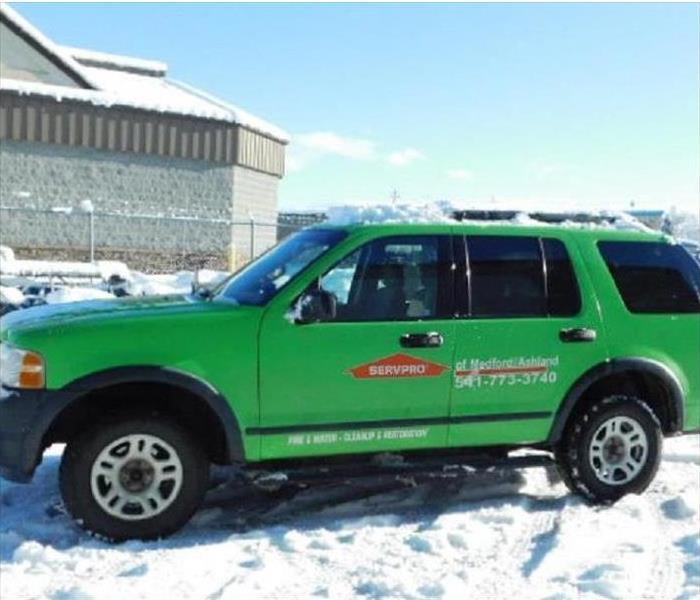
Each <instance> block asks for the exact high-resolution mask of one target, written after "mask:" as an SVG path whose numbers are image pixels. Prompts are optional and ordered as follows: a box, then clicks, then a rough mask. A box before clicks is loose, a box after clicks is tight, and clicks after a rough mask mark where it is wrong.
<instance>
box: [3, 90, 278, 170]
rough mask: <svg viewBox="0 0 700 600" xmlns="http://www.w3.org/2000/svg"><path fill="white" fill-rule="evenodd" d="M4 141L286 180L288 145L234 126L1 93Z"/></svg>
mask: <svg viewBox="0 0 700 600" xmlns="http://www.w3.org/2000/svg"><path fill="white" fill-rule="evenodd" d="M0 95H1V97H2V102H1V103H0V139H12V140H18V141H33V142H42V143H47V144H61V145H69V146H82V147H85V148H95V149H98V150H111V151H118V152H135V153H139V154H158V155H160V156H171V157H173V158H185V159H189V160H202V161H207V162H215V163H226V164H240V165H242V166H245V167H248V168H251V169H254V170H256V171H261V172H263V173H268V174H270V175H275V176H277V177H281V176H282V175H284V153H285V145H284V144H282V143H280V142H278V141H277V140H274V139H272V138H270V137H267V136H264V135H261V134H259V133H256V132H254V131H252V130H250V129H247V128H245V127H241V126H238V125H234V124H227V123H221V122H216V121H206V120H201V119H193V118H188V117H179V116H176V115H160V114H152V113H147V112H145V111H137V110H132V109H126V108H104V107H97V106H93V105H90V104H85V103H80V102H71V101H63V102H57V101H54V100H52V99H48V98H39V97H34V96H20V95H17V94H14V93H11V92H7V91H0Z"/></svg>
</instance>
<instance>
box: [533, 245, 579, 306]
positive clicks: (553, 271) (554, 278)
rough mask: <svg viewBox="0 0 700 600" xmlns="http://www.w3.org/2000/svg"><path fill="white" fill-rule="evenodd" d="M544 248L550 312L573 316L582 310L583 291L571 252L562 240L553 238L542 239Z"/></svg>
mask: <svg viewBox="0 0 700 600" xmlns="http://www.w3.org/2000/svg"><path fill="white" fill-rule="evenodd" d="M542 250H543V252H544V257H545V260H546V278H547V307H548V309H549V314H550V316H553V317H573V316H574V315H577V314H578V313H579V312H580V311H581V293H580V292H579V288H578V282H577V281H576V275H574V267H573V265H572V264H571V259H570V258H569V253H568V252H567V251H566V247H565V246H564V244H563V243H562V242H560V241H559V240H555V239H551V238H545V239H543V240H542Z"/></svg>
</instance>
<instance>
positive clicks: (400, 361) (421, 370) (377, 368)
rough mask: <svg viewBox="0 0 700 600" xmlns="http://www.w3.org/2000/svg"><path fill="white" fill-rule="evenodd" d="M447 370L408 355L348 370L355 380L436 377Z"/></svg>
mask: <svg viewBox="0 0 700 600" xmlns="http://www.w3.org/2000/svg"><path fill="white" fill-rule="evenodd" d="M448 370H449V367H446V366H444V365H440V364H438V363H434V362H430V361H428V360H423V359H421V358H416V357H415V356H410V355H409V354H394V355H392V356H387V357H386V358H382V359H379V360H375V361H373V362H370V363H366V364H364V365H360V366H359V367H355V368H354V369H350V373H351V374H352V376H353V377H355V378H356V379H397V378H402V377H438V376H440V375H442V374H443V373H444V372H445V371H448Z"/></svg>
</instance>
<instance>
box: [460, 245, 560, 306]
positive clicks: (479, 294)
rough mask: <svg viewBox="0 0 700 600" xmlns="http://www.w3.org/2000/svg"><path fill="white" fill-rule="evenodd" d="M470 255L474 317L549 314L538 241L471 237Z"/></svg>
mask: <svg viewBox="0 0 700 600" xmlns="http://www.w3.org/2000/svg"><path fill="white" fill-rule="evenodd" d="M467 254H468V260H469V268H470V280H471V314H472V316H473V317H514V316H519V317H529V316H544V315H546V314H547V302H546V297H545V284H544V270H543V267H542V256H541V252H540V242H539V239H538V238H534V237H506V236H469V237H468V238H467Z"/></svg>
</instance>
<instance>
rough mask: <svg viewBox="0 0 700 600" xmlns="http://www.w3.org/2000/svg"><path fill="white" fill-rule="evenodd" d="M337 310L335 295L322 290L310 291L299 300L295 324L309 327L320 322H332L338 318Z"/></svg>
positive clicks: (295, 311)
mask: <svg viewBox="0 0 700 600" xmlns="http://www.w3.org/2000/svg"><path fill="white" fill-rule="evenodd" d="M337 308H338V300H337V298H336V297H335V294H332V293H331V292H327V291H326V290H321V289H314V290H310V291H308V292H306V293H305V294H304V295H303V296H301V297H300V298H299V300H297V304H296V306H295V308H294V322H295V323H297V324H299V325H307V324H308V323H318V322H319V321H332V320H333V319H335V317H336V314H337Z"/></svg>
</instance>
